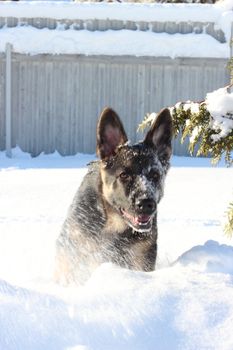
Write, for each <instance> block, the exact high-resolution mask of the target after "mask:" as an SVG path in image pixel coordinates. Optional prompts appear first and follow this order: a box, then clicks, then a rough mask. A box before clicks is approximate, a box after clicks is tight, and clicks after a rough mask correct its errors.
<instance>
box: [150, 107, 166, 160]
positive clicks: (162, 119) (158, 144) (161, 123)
mask: <svg viewBox="0 0 233 350" xmlns="http://www.w3.org/2000/svg"><path fill="white" fill-rule="evenodd" d="M171 142H172V118H171V114H170V111H169V109H167V108H164V109H162V110H161V111H160V113H159V114H158V115H157V118H156V119H155V121H154V122H153V124H152V126H151V128H150V130H149V131H148V133H147V135H146V137H145V140H144V143H145V144H147V145H151V146H155V148H156V150H157V152H158V155H159V158H161V159H169V158H170V156H171V153H172V145H171Z"/></svg>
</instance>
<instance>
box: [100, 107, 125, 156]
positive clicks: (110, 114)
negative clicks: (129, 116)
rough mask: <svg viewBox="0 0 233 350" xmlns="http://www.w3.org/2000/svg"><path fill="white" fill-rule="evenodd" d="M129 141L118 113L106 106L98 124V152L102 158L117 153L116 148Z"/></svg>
mask: <svg viewBox="0 0 233 350" xmlns="http://www.w3.org/2000/svg"><path fill="white" fill-rule="evenodd" d="M126 141H127V136H126V133H125V130H124V127H123V125H122V122H121V120H120V118H119V117H118V115H117V113H116V112H115V111H114V110H113V109H111V108H109V107H106V108H105V109H104V110H103V111H102V113H101V115H100V117H99V121H98V124H97V145H96V153H97V155H98V156H99V157H100V158H101V159H106V158H108V157H110V156H112V155H114V154H115V151H116V148H117V146H119V145H122V144H124V143H125V142H126Z"/></svg>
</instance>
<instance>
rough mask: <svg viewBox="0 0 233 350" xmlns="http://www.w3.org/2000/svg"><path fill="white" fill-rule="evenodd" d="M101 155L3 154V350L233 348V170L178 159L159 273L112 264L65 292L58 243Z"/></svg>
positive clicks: (162, 218) (163, 209) (164, 208)
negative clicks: (227, 217) (56, 267)
mask: <svg viewBox="0 0 233 350" xmlns="http://www.w3.org/2000/svg"><path fill="white" fill-rule="evenodd" d="M92 158H93V156H84V155H77V156H75V157H66V158H62V157H60V156H59V155H58V154H54V155H50V156H45V155H41V156H40V157H38V158H34V159H32V158H30V156H28V155H27V154H24V153H22V152H21V151H19V150H18V149H16V150H14V151H13V158H12V159H8V158H6V157H5V154H4V153H3V152H2V153H0V349H4V350H21V349H22V350H28V349H30V350H32V349H33V350H35V349H41V350H42V349H43V350H44V349H46V350H51V349H54V350H62V349H72V350H102V349H104V350H105V349H106V350H110V349H111V350H114V349H116V350H122V349H124V350H131V349H132V350H143V349H145V350H154V349H156V350H178V349H179V350H192V349H193V350H194V349H195V350H196V349H198V350H204V349H205V350H211V349H215V350H220V349H221V350H232V349H233V332H232V324H233V240H231V239H228V238H226V237H225V236H224V235H223V228H222V225H223V223H224V211H225V210H226V207H227V205H228V202H229V201H230V200H231V199H232V193H233V181H232V180H233V169H232V168H231V169H229V168H228V169H227V168H225V167H224V166H219V167H215V168H213V167H211V165H210V161H209V160H208V159H196V158H178V157H174V158H173V160H172V164H173V166H172V168H171V169H170V172H169V175H168V178H167V183H166V191H165V197H164V198H163V200H162V202H161V204H160V207H159V257H158V264H157V269H156V271H154V272H152V273H144V272H135V271H128V270H124V269H121V268H118V267H115V266H113V265H109V264H104V265H102V266H100V267H99V268H98V269H97V270H96V271H95V272H94V273H93V275H92V276H91V278H90V280H89V281H88V282H87V283H86V285H84V286H83V287H74V286H73V287H67V288H64V287H59V286H57V285H56V284H55V283H54V282H53V280H52V273H53V264H54V253H55V250H54V246H55V240H56V237H57V236H58V234H59V230H60V227H61V225H62V222H63V220H64V218H65V216H66V212H67V209H68V206H69V204H70V202H71V199H72V197H73V195H74V193H75V191H76V189H77V187H78V185H79V183H80V181H81V179H82V177H83V175H84V174H85V171H86V170H85V164H86V163H87V162H89V161H90V160H91V159H92Z"/></svg>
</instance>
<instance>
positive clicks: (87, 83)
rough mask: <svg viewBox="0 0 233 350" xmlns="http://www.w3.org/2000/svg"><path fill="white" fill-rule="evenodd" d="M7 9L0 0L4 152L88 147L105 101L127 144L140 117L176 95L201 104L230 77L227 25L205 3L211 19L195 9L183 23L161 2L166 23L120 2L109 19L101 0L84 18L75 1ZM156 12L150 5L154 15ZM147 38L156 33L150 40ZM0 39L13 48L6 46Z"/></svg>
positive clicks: (180, 150) (179, 150)
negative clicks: (126, 136)
mask: <svg viewBox="0 0 233 350" xmlns="http://www.w3.org/2000/svg"><path fill="white" fill-rule="evenodd" d="M15 5H16V4H13V5H12V4H8V5H7V6H5V7H4V6H2V4H0V13H1V14H0V27H1V29H0V149H1V150H5V149H6V150H7V153H8V155H10V148H11V147H14V146H16V145H19V146H20V147H21V148H22V150H24V151H27V152H29V153H31V154H32V155H33V156H36V155H38V154H39V153H40V152H42V151H44V152H46V153H51V152H53V151H55V150H57V151H59V152H60V153H61V154H63V155H70V154H75V153H76V152H84V153H93V152H94V151H95V127H96V121H97V118H98V115H99V113H100V112H101V110H102V108H104V107H105V106H106V105H109V106H112V107H113V108H114V109H116V111H117V112H118V113H119V115H120V116H121V117H122V119H123V121H124V124H125V126H126V129H127V131H128V134H129V137H130V139H131V140H132V141H133V142H134V141H136V140H137V139H140V138H141V137H142V135H140V134H137V132H136V129H137V126H138V124H139V123H140V122H141V120H142V118H143V117H144V115H145V114H146V113H148V112H154V111H158V110H159V109H160V108H162V107H164V106H171V105H173V104H175V103H176V102H178V101H181V100H182V101H185V100H189V99H190V100H202V99H203V98H204V97H205V95H206V93H207V92H209V91H212V90H215V89H217V88H219V87H221V86H224V85H227V84H228V83H229V72H228V70H227V62H228V56H229V57H230V49H229V47H230V46H229V40H230V39H229V37H230V36H229V30H225V29H226V26H222V27H221V25H220V24H219V22H218V23H217V20H216V18H219V16H217V17H216V9H215V11H214V12H213V13H212V14H211V11H210V8H211V7H209V8H208V9H207V10H208V18H210V19H211V18H212V17H213V18H212V22H211V21H210V22H208V21H207V17H206V16H205V15H204V12H205V11H203V10H201V11H202V12H200V10H199V12H198V10H197V11H196V12H195V13H197V14H196V15H195V16H196V17H195V16H194V15H193V16H194V20H193V21H192V20H191V19H190V20H189V21H187V22H185V21H184V19H182V18H179V16H181V14H180V15H179V16H178V15H177V17H175V16H174V9H175V11H177V7H174V5H173V7H172V8H170V7H168V9H170V10H169V11H170V12H169V11H168V12H169V13H170V16H169V18H168V20H167V21H165V18H164V17H163V16H162V15H161V16H160V21H158V20H154V21H152V19H151V17H150V16H151V14H152V12H153V6H152V7H149V10H150V12H148V13H149V14H150V15H145V14H144V17H143V16H142V17H140V16H139V15H138V13H139V14H141V13H142V12H143V11H142V10H143V9H144V10H145V9H147V7H146V6H142V7H141V8H140V7H139V10H140V12H138V13H136V12H135V10H134V9H135V8H136V9H137V5H136V7H135V6H133V7H132V6H130V7H129V8H130V12H129V11H128V13H127V11H123V10H125V9H127V6H128V5H126V8H125V9H124V8H123V6H125V4H115V5H114V6H115V9H116V10H117V9H118V10H117V11H115V17H114V16H113V15H112V16H113V17H111V16H109V13H107V12H106V11H107V10H109V5H110V4H103V5H102V4H98V5H99V6H100V7H97V4H94V5H93V4H92V5H90V6H95V9H97V8H101V6H102V12H98V11H97V12H95V18H94V19H92V18H91V19H90V18H89V17H88V14H87V13H86V12H85V11H83V12H82V10H83V9H84V10H85V6H86V5H81V4H79V11H80V12H81V14H82V16H83V18H80V16H81V15H80V12H79V15H77V13H74V4H72V5H71V4H69V5H68V4H66V6H65V7H63V15H64V9H65V10H66V11H68V10H67V9H69V6H70V8H71V10H72V11H71V10H70V12H69V11H68V12H67V13H65V15H66V17H67V18H66V19H64V18H63V17H61V16H60V17H59V16H58V13H59V12H58V7H59V5H58V4H57V5H56V6H57V7H54V6H51V9H50V7H47V11H46V12H45V11H44V12H43V11H42V10H43V8H42V9H41V8H40V6H42V7H43V6H44V5H42V4H40V5H35V4H34V5H33V6H32V7H31V8H30V5H28V4H27V5H26V4H25V3H24V4H23V3H22V5H20V4H17V5H20V6H21V7H20V6H19V7H17V6H15ZM111 5H112V4H111ZM38 6H39V7H38ZM60 6H62V5H60ZM119 6H121V7H119ZM22 8H24V12H23V15H22V11H20V9H21V10H22ZM195 8H197V7H195ZM26 9H27V11H26ZM32 9H33V10H32ZM106 9H107V10H106ZM122 9H123V10H122ZM159 9H163V7H161V6H160V7H158V6H157V7H156V6H155V10H156V13H157V12H158V10H159ZM204 9H206V7H204ZM29 10H30V11H29ZM50 10H51V11H50ZM52 10H53V11H52ZM87 10H88V11H89V10H90V8H89V7H88V9H87ZM171 10H172V11H171ZM183 10H185V8H184V7H183ZM33 11H34V12H33ZM104 11H105V12H106V13H105V12H104ZM120 11H123V13H124V16H123V14H122V13H120ZM50 12H53V14H54V18H49V17H48V16H49V15H50ZM71 12H72V16H71ZM35 13H36V14H37V15H36V14H35ZM43 13H46V16H44V17H43V16H42V14H43ZM85 13H86V15H85ZM111 13H113V12H111ZM182 13H183V14H182V16H183V15H184V11H183V12H182ZM198 13H199V16H198ZM100 14H101V15H100ZM161 14H162V12H161ZM172 14H173V15H172ZM213 14H214V15H213ZM104 15H106V16H105V17H106V18H104ZM136 15H137V16H139V17H137V16H136ZM33 16H34V17H33ZM127 16H128V17H127ZM211 16H212V17H211ZM225 17H226V16H225ZM127 18H128V19H129V20H127ZM143 18H144V19H145V20H144V21H143ZM197 18H199V19H200V21H199V22H198V21H197ZM179 20H180V21H179ZM214 21H215V22H214ZM38 28H44V29H42V30H39V29H38ZM108 29H111V31H109V30H108ZM30 31H31V32H30ZM159 32H160V34H159ZM161 32H162V33H161ZM28 33H30V34H28ZM78 33H79V35H78ZM169 33H175V34H173V35H169ZM184 33H186V34H187V35H183V36H182V35H180V34H184ZM188 33H190V34H188ZM197 33H199V34H198V36H197V35H196V34H197ZM207 33H208V37H207ZM49 35H51V37H49ZM52 35H53V36H52ZM101 35H102V36H101ZM116 35H118V36H116ZM145 35H146V36H145ZM152 35H157V36H156V40H157V42H154V44H153V40H154V39H153V37H152ZM162 35H163V36H162ZM164 35H167V36H164ZM188 35H190V37H188ZM46 38H49V39H46ZM77 38H78V39H77ZM117 38H118V39H117ZM127 38H129V41H128V42H127V40H126V39H127ZM148 38H149V39H148ZM1 39H2V40H1ZM184 39H188V40H190V44H188V41H186V42H185V41H182V40H184ZM4 40H5V42H4ZM46 40H47V42H46ZM123 40H126V41H123ZM147 40H148V41H147ZM169 40H170V41H169ZM198 40H199V41H198ZM209 40H210V41H209ZM211 40H212V41H211ZM7 42H9V43H10V44H11V45H7V48H8V49H7V50H6V51H5V45H6V43H7ZM45 42H46V44H45ZM132 42H133V44H132ZM158 42H159V43H161V45H158ZM209 42H210V43H211V44H210V45H209V46H208V43H209ZM121 43H122V45H121ZM128 43H131V46H132V47H131V46H130V45H129V44H128ZM143 43H144V46H143ZM145 43H146V44H145ZM162 43H164V47H163V49H162ZM1 45H4V50H3V48H2V47H1ZM137 45H138V46H137ZM148 46H149V49H148ZM93 47H94V49H93ZM135 47H136V49H135ZM11 49H12V52H11ZM167 49H169V50H170V57H168V56H169V51H166V50H167ZM93 50H94V51H93ZM127 50H128V51H127ZM153 50H154V51H153ZM4 51H5V52H4ZM203 51H204V53H203ZM228 51H229V54H228ZM54 53H56V54H54ZM192 55H193V56H194V57H188V56H192ZM179 56H181V57H179ZM182 56H183V57H182ZM185 56H186V57H185ZM174 153H175V154H178V155H186V154H187V147H186V146H185V145H182V146H181V145H180V143H179V141H178V140H177V141H174Z"/></svg>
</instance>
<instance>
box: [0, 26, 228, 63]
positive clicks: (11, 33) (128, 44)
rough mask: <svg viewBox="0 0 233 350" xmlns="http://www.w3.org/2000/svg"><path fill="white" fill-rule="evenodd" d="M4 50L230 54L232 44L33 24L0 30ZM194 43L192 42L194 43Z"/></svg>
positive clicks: (200, 38) (201, 38)
mask: <svg viewBox="0 0 233 350" xmlns="http://www.w3.org/2000/svg"><path fill="white" fill-rule="evenodd" d="M0 39H1V40H0V51H2V52H3V51H5V47H6V43H11V44H12V45H13V48H14V51H15V52H20V53H26V54H27V53H29V54H32V55H33V54H40V53H51V54H62V53H63V54H84V55H113V56H119V55H134V56H160V57H162V56H168V57H172V58H175V57H218V58H228V57H229V52H230V51H229V50H230V49H229V45H228V44H227V43H225V44H221V43H219V42H218V41H217V40H215V39H214V38H212V37H210V36H209V35H207V34H199V35H196V34H186V35H183V34H173V35H169V34H166V33H161V34H157V33H153V32H143V31H131V30H119V31H113V30H108V31H104V32H100V31H95V32H91V31H88V30H79V31H77V30H72V29H69V30H62V29H56V30H49V29H46V28H44V29H41V30H39V29H36V28H33V27H17V28H4V29H1V30H0ZM190 43H192V45H190Z"/></svg>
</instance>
